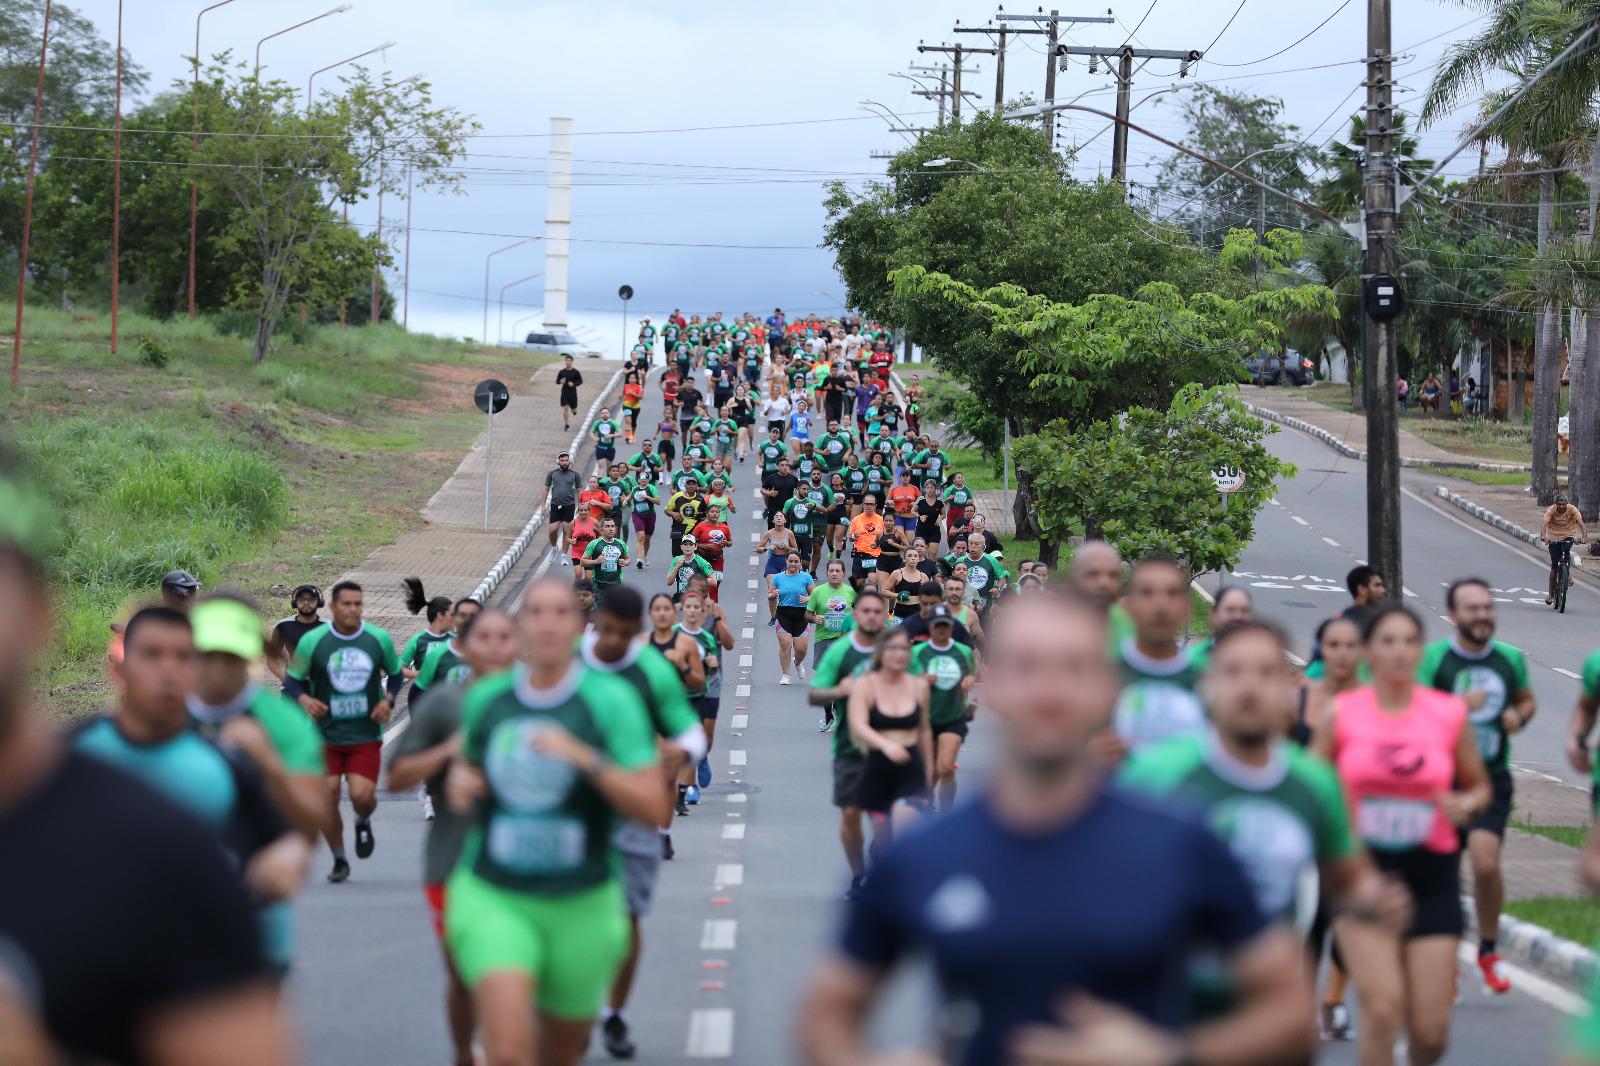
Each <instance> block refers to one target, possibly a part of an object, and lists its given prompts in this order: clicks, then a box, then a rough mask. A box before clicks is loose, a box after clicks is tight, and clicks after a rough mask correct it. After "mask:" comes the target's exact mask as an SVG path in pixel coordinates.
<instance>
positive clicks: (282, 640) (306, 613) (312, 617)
mask: <svg viewBox="0 0 1600 1066" xmlns="http://www.w3.org/2000/svg"><path fill="white" fill-rule="evenodd" d="M289 606H290V607H291V608H292V609H293V610H294V614H293V615H292V616H291V617H289V618H285V619H284V620H283V621H281V622H279V623H278V624H277V625H275V626H273V627H272V632H271V633H270V634H269V635H268V636H267V649H266V659H267V669H268V670H270V671H272V676H273V677H275V678H277V679H278V684H280V685H282V684H283V672H284V671H285V670H287V669H288V668H289V661H290V660H291V659H293V658H294V649H295V648H296V647H297V646H298V645H299V644H300V638H301V637H303V636H305V635H306V634H307V633H309V632H311V631H312V630H313V629H315V628H317V627H318V626H320V625H321V624H322V618H321V616H320V615H318V614H317V612H318V611H320V610H322V608H323V606H324V605H323V602H322V590H321V589H319V588H317V586H315V585H300V586H298V587H297V588H296V589H295V590H294V592H293V593H291V594H290V596H289Z"/></svg>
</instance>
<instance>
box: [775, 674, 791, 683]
mask: <svg viewBox="0 0 1600 1066" xmlns="http://www.w3.org/2000/svg"><path fill="white" fill-rule="evenodd" d="M778 684H780V685H792V684H794V682H792V681H790V680H789V675H788V674H779V675H778Z"/></svg>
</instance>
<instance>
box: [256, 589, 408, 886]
mask: <svg viewBox="0 0 1600 1066" xmlns="http://www.w3.org/2000/svg"><path fill="white" fill-rule="evenodd" d="M328 602H329V604H330V606H331V608H332V609H331V612H330V613H331V614H332V616H333V618H332V620H331V621H329V622H328V623H327V624H325V625H323V626H319V627H318V628H317V629H314V630H312V631H311V632H310V633H307V634H306V635H305V637H304V638H303V639H302V640H301V641H300V646H299V647H298V648H296V649H295V653H294V662H293V663H291V664H290V666H289V671H288V674H287V676H286V678H285V680H284V685H283V690H284V692H285V694H287V695H288V696H289V697H290V698H292V699H295V700H297V701H298V702H299V704H300V706H301V707H302V708H304V710H305V712H306V713H307V714H309V715H310V716H311V717H312V718H313V719H315V720H316V723H317V728H318V729H319V730H321V732H322V743H323V758H324V759H325V760H326V762H327V766H328V803H329V808H330V810H329V817H328V821H327V823H326V825H325V826H324V828H323V831H322V835H323V837H324V838H325V839H326V840H327V841H328V848H329V850H330V851H332V853H333V869H332V870H330V871H329V873H328V880H329V881H331V882H333V883H334V884H338V883H340V882H342V881H346V880H349V878H350V863H349V862H348V861H347V860H346V859H345V853H344V820H343V818H341V817H340V815H339V785H340V783H341V781H342V782H343V783H344V784H345V785H346V786H347V787H348V788H349V790H350V805H351V807H353V808H355V813H356V858H358V859H365V858H367V857H368V856H369V855H371V854H372V849H373V847H374V846H375V845H376V843H377V841H376V838H374V836H373V834H372V822H371V820H370V819H371V818H372V812H373V811H375V810H377V808H378V787H377V781H378V764H379V763H380V762H381V760H382V756H383V727H384V726H385V725H387V724H388V722H389V713H390V709H391V708H392V707H393V705H394V704H393V700H394V697H395V696H396V695H398V694H399V692H400V686H401V685H402V684H404V683H405V678H404V676H403V675H402V674H401V673H400V657H399V655H397V654H396V653H395V650H394V642H393V641H392V640H390V639H389V634H388V633H386V632H385V631H384V630H382V629H379V628H378V627H377V626H374V625H369V624H367V623H366V622H364V621H363V620H362V618H361V608H362V591H361V586H360V585H358V584H356V583H355V582H354V581H341V582H339V583H338V584H337V585H335V586H333V588H331V589H329V590H328ZM384 678H387V685H385V684H384V681H383V679H384Z"/></svg>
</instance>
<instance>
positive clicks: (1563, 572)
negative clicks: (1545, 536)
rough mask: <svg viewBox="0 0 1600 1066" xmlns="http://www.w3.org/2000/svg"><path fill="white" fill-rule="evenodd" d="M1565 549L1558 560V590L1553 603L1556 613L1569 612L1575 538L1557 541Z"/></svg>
mask: <svg viewBox="0 0 1600 1066" xmlns="http://www.w3.org/2000/svg"><path fill="white" fill-rule="evenodd" d="M1556 543H1557V544H1559V545H1561V546H1562V547H1563V548H1564V549H1565V550H1564V551H1563V552H1561V554H1560V556H1559V557H1558V558H1557V560H1556V592H1555V599H1554V602H1553V603H1552V604H1551V606H1552V607H1554V608H1555V610H1556V613H1558V614H1566V613H1567V588H1568V587H1569V586H1570V585H1571V584H1572V545H1573V538H1571V537H1567V538H1565V539H1564V540H1558V541H1556Z"/></svg>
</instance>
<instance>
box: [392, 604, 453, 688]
mask: <svg viewBox="0 0 1600 1066" xmlns="http://www.w3.org/2000/svg"><path fill="white" fill-rule="evenodd" d="M400 587H401V588H403V589H405V591H406V600H405V604H406V610H407V611H409V612H411V613H412V614H417V613H419V612H421V611H424V610H426V611H427V612H428V625H427V628H425V629H422V630H419V631H418V632H416V633H413V634H412V635H411V639H410V640H408V641H406V646H405V647H404V648H403V649H401V652H400V672H401V674H403V675H404V676H405V679H406V680H407V681H415V680H416V677H417V671H418V670H419V669H420V668H421V666H422V660H423V659H424V658H426V657H427V654H428V649H429V648H431V647H432V646H433V645H435V644H442V643H444V642H445V641H448V640H449V639H450V638H451V637H453V636H455V625H456V614H455V604H453V603H451V602H450V597H448V596H434V597H432V598H431V599H430V598H429V597H428V594H427V593H426V592H425V591H423V588H422V579H421V578H420V577H407V578H401V579H400ZM415 696H416V689H415V687H413V688H412V691H411V694H410V695H409V696H407V698H406V706H407V707H410V706H411V699H412V698H414V697H415Z"/></svg>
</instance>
